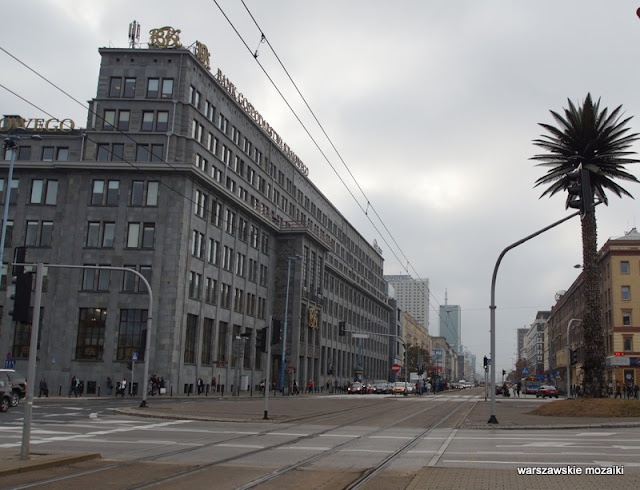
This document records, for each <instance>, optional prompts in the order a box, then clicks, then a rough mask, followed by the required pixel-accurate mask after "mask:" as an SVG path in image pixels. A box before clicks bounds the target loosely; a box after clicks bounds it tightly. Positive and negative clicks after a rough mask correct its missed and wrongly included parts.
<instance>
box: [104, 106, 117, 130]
mask: <svg viewBox="0 0 640 490" xmlns="http://www.w3.org/2000/svg"><path fill="white" fill-rule="evenodd" d="M102 127H103V129H104V130H105V131H111V130H113V129H115V127H116V111H114V110H113V109H107V110H105V111H104V123H103V126H102Z"/></svg>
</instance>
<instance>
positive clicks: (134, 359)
mask: <svg viewBox="0 0 640 490" xmlns="http://www.w3.org/2000/svg"><path fill="white" fill-rule="evenodd" d="M131 360H132V361H137V360H138V353H137V352H134V353H133V355H132V356H131Z"/></svg>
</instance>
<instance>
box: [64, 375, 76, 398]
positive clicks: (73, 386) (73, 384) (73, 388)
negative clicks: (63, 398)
mask: <svg viewBox="0 0 640 490" xmlns="http://www.w3.org/2000/svg"><path fill="white" fill-rule="evenodd" d="M72 393H73V394H74V395H75V396H76V398H78V378H76V377H75V376H74V377H73V378H71V384H70V385H69V395H68V397H67V398H71V394H72Z"/></svg>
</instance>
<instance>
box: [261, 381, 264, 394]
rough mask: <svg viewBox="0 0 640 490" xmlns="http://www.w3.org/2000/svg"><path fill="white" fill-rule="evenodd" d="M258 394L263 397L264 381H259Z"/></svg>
mask: <svg viewBox="0 0 640 490" xmlns="http://www.w3.org/2000/svg"><path fill="white" fill-rule="evenodd" d="M260 394H261V395H264V379H262V380H260Z"/></svg>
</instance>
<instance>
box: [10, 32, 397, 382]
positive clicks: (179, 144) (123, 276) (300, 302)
mask: <svg viewBox="0 0 640 490" xmlns="http://www.w3.org/2000/svg"><path fill="white" fill-rule="evenodd" d="M132 46H134V47H129V48H102V49H100V50H99V52H100V55H101V65H100V73H99V77H98V88H97V94H96V97H95V98H94V99H93V100H91V101H90V103H89V113H88V119H87V127H86V129H78V128H74V126H75V125H74V123H73V121H70V120H63V121H58V120H51V121H49V120H40V119H23V118H20V117H17V116H5V117H4V118H3V120H2V122H1V124H0V127H1V128H2V129H1V131H2V135H3V137H7V136H8V135H12V134H16V128H17V127H18V126H22V127H25V128H26V131H24V132H22V133H21V134H20V136H21V139H20V140H18V141H17V143H18V148H17V150H16V154H15V170H14V175H13V180H12V182H11V184H10V185H9V183H8V182H7V177H6V176H7V174H6V173H3V175H1V177H0V193H1V196H0V197H1V199H2V201H1V202H4V199H5V196H6V192H7V189H8V188H9V187H10V188H11V196H10V197H11V206H10V209H9V220H8V221H7V240H6V247H5V255H4V264H3V269H2V287H3V289H4V291H3V294H2V300H3V309H2V315H1V320H2V326H1V329H0V348H2V349H3V350H4V352H7V353H9V354H8V355H7V357H8V358H11V359H12V360H13V361H15V362H16V364H17V369H19V370H21V371H23V372H25V373H26V363H27V357H28V353H29V336H30V330H31V326H30V323H21V322H15V321H13V319H12V318H11V316H9V313H8V312H9V310H10V309H11V308H10V307H8V305H9V303H10V302H11V300H10V299H9V296H10V293H9V291H8V289H10V288H7V283H8V282H10V281H7V272H8V268H7V264H8V263H10V262H11V258H12V256H13V249H14V247H16V246H26V247H27V258H26V260H27V262H43V263H45V264H46V263H50V264H70V265H91V266H95V265H99V266H111V267H126V268H131V269H135V270H136V271H138V272H139V273H141V274H142V275H144V277H145V278H147V279H148V281H149V283H150V285H151V288H152V291H153V298H154V301H153V312H152V317H153V318H152V329H151V336H150V338H151V341H150V342H151V343H150V365H149V373H150V374H157V375H158V376H163V377H164V378H165V379H166V380H167V381H168V382H169V386H170V390H171V391H172V392H173V393H184V392H185V391H187V390H189V389H190V385H194V384H195V383H196V380H197V379H198V378H199V377H201V378H203V380H204V381H205V383H206V384H209V383H210V381H211V380H212V378H213V377H215V378H217V382H218V384H219V385H220V384H226V385H227V390H228V389H229V388H230V385H231V384H233V383H234V380H235V379H239V380H240V384H241V387H242V388H246V387H255V386H256V385H257V384H258V383H259V382H260V380H261V379H262V378H264V376H265V374H264V369H265V363H266V362H267V359H266V355H265V354H263V353H262V352H261V351H259V350H257V349H256V336H257V331H259V330H261V329H263V328H265V327H267V326H268V324H269V321H270V319H271V318H273V319H276V320H280V324H281V325H282V324H284V321H283V320H284V315H285V311H286V314H287V315H288V316H287V322H286V323H287V335H286V355H285V358H286V376H287V381H286V382H287V383H288V384H290V383H292V380H293V379H296V380H297V381H298V383H299V384H300V385H304V384H306V382H307V381H308V380H312V381H313V382H314V384H315V385H316V386H318V385H323V384H324V383H325V382H326V380H327V379H329V378H331V379H332V380H334V379H338V380H340V381H344V380H349V379H352V378H353V375H354V369H355V368H356V365H357V364H359V363H360V362H362V364H363V366H362V368H363V370H364V374H363V376H364V377H365V378H368V379H374V378H385V377H387V373H388V372H389V365H388V364H389V360H388V352H389V349H388V344H389V337H386V336H375V335H372V336H370V338H368V339H365V340H364V341H363V349H362V354H361V352H360V342H359V341H356V340H354V339H352V338H351V336H350V335H347V336H339V335H338V323H339V322H340V321H346V322H347V325H348V326H349V328H348V330H352V331H361V332H369V333H383V334H388V330H389V314H390V311H391V309H390V307H389V306H388V303H387V296H386V294H385V287H384V281H383V258H382V255H381V252H380V250H379V249H378V248H377V247H375V248H374V246H372V245H371V244H369V243H368V242H367V240H366V239H365V238H364V237H362V236H361V235H360V234H359V233H358V232H357V230H355V229H354V227H353V226H352V225H351V224H350V223H349V222H348V221H347V220H346V219H345V217H344V216H343V215H342V214H341V213H340V212H339V211H338V210H337V209H336V208H335V207H334V206H333V205H332V204H331V203H330V202H329V201H328V200H327V199H326V197H325V196H324V195H323V194H322V192H321V191H320V190H319V189H318V188H317V187H316V186H315V185H314V184H313V183H312V181H311V179H310V177H309V170H308V168H307V167H306V166H305V165H304V164H303V163H302V162H301V161H300V159H299V158H298V157H297V156H296V155H295V154H294V153H293V151H292V150H291V149H290V147H289V146H288V145H287V144H286V143H285V142H284V140H283V139H282V138H281V136H280V135H278V134H277V133H276V132H275V130H274V129H273V128H272V127H271V126H269V124H268V123H267V122H266V121H265V120H264V118H263V117H262V116H261V115H260V114H259V113H258V111H257V110H256V109H255V107H254V106H253V105H252V104H251V103H249V102H248V100H247V99H246V98H245V97H244V96H243V95H241V94H240V92H239V91H238V90H237V89H236V88H235V86H234V85H233V84H232V83H231V82H230V81H229V79H227V78H226V76H225V75H223V74H222V72H221V71H220V70H218V71H217V73H216V74H214V73H212V71H211V69H210V67H209V57H208V52H207V50H206V47H205V46H204V45H202V44H200V43H198V42H196V43H195V48H194V49H193V50H190V49H185V48H182V47H180V42H179V39H178V37H177V32H176V31H174V30H172V29H170V28H164V29H155V30H152V31H151V39H150V42H149V47H148V48H139V47H135V46H136V45H135V44H132ZM72 128H73V129H72ZM34 134H37V135H39V136H41V137H42V139H41V140H40V141H35V140H31V139H29V138H28V137H29V136H30V135H34ZM2 157H3V160H2V161H0V167H2V168H4V169H5V170H6V169H7V168H8V166H9V162H10V159H11V151H10V150H5V152H4V154H3V155H2ZM287 289H288V290H289V299H288V305H285V297H286V294H285V293H286V291H287ZM147 302H148V296H147V293H146V288H145V287H144V285H143V281H140V280H139V278H138V277H137V276H135V275H134V274H131V273H126V272H122V271H116V270H108V269H67V268H48V269H45V278H44V288H43V294H42V307H41V312H40V316H41V330H40V336H39V344H38V363H37V373H36V374H37V378H38V379H39V378H40V377H42V376H44V377H46V378H47V380H48V381H49V384H50V387H51V388H52V389H53V388H54V387H55V388H57V387H58V386H62V387H63V388H62V389H63V391H64V390H66V387H67V385H68V383H69V381H70V379H71V377H72V376H77V377H78V378H79V379H80V380H82V381H83V382H84V383H85V391H86V392H89V393H91V392H97V390H99V389H101V390H102V392H103V393H104V389H105V383H106V379H107V377H108V376H109V377H111V378H112V379H113V380H118V379H120V378H122V377H125V376H126V377H127V379H130V376H131V373H130V371H128V369H127V364H128V363H129V362H131V360H132V358H133V357H134V354H137V358H138V362H139V363H140V362H142V361H144V352H145V338H146V320H147V316H148V315H149V312H148V307H147ZM240 339H241V340H240ZM236 340H238V341H239V342H240V344H242V346H243V347H244V348H243V349H242V350H237V351H236V350H235V349H234V347H233V344H234V341H236ZM236 343H237V342H236ZM281 354H282V344H281V343H276V344H274V345H273V346H272V348H271V359H270V360H269V362H270V363H271V373H272V376H271V377H272V379H273V380H275V381H276V382H278V381H279V373H280V366H281V364H280V363H281ZM236 357H238V359H236ZM361 358H362V360H361ZM236 367H238V369H239V370H240V371H239V372H236ZM140 373H142V369H140V364H138V365H137V367H136V368H135V379H134V382H137V383H141V382H142V379H141V374H140ZM236 374H239V375H240V376H238V377H237V378H236Z"/></svg>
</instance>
